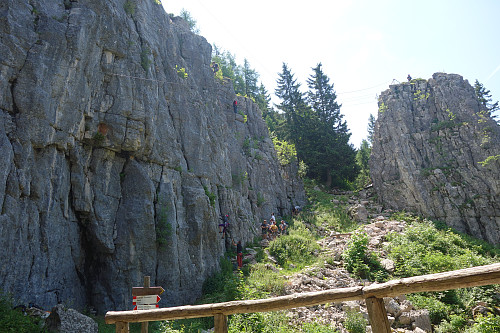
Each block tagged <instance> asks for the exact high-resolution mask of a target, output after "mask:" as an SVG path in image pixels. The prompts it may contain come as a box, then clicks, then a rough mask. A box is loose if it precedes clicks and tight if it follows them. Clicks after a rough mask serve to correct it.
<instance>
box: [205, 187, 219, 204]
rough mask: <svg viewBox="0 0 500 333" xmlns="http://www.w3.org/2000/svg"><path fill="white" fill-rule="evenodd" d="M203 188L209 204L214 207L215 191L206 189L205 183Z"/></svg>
mask: <svg viewBox="0 0 500 333" xmlns="http://www.w3.org/2000/svg"><path fill="white" fill-rule="evenodd" d="M203 190H204V191H205V195H206V196H207V197H208V200H209V201H210V206H212V207H215V199H216V198H217V196H216V195H215V193H213V192H210V191H209V190H208V187H206V186H205V185H203Z"/></svg>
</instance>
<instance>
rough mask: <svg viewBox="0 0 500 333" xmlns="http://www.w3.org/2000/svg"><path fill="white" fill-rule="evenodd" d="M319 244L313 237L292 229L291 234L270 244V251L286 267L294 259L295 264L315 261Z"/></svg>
mask: <svg viewBox="0 0 500 333" xmlns="http://www.w3.org/2000/svg"><path fill="white" fill-rule="evenodd" d="M317 250H319V246H318V244H316V242H315V241H314V240H313V239H311V238H306V237H304V236H302V235H299V234H294V233H293V232H292V231H290V235H285V236H281V237H279V238H277V239H275V240H274V241H272V242H271V244H270V245H269V253H270V254H271V255H272V256H273V257H274V258H276V261H278V264H279V265H280V266H282V267H284V266H285V265H286V264H288V263H290V262H292V261H293V263H294V264H308V263H311V262H313V261H314V258H315V257H314V251H317Z"/></svg>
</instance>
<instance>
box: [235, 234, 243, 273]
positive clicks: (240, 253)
mask: <svg viewBox="0 0 500 333" xmlns="http://www.w3.org/2000/svg"><path fill="white" fill-rule="evenodd" d="M236 260H237V261H238V268H241V267H243V246H241V241H238V244H237V245H236Z"/></svg>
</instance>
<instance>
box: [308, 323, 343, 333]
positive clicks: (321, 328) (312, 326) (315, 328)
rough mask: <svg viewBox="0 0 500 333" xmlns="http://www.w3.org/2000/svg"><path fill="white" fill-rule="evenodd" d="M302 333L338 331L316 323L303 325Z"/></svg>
mask: <svg viewBox="0 0 500 333" xmlns="http://www.w3.org/2000/svg"><path fill="white" fill-rule="evenodd" d="M302 332H303V333H338V330H337V329H336V328H335V327H334V326H331V325H328V326H325V325H321V324H318V323H305V324H303V325H302Z"/></svg>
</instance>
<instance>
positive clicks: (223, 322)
mask: <svg viewBox="0 0 500 333" xmlns="http://www.w3.org/2000/svg"><path fill="white" fill-rule="evenodd" d="M214 333H227V316H226V315H224V314H222V313H218V314H216V315H215V316H214Z"/></svg>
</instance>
